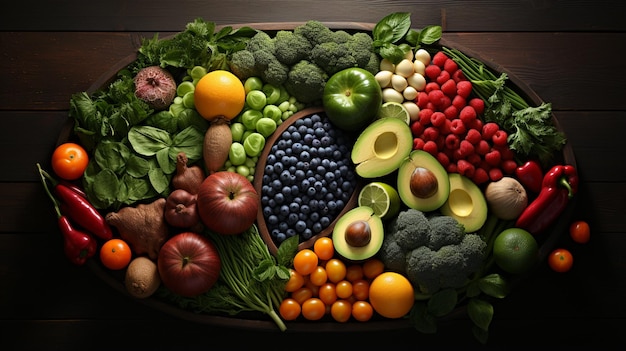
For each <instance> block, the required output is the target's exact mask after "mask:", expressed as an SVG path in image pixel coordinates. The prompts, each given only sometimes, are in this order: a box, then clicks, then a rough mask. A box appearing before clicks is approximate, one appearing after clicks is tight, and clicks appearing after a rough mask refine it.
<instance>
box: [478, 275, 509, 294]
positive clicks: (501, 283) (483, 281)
mask: <svg viewBox="0 0 626 351" xmlns="http://www.w3.org/2000/svg"><path fill="white" fill-rule="evenodd" d="M478 287H479V288H480V290H481V291H482V292H484V293H485V294H487V295H489V296H492V297H495V298H499V299H502V298H505V297H506V296H507V295H508V294H509V291H510V287H509V286H508V284H507V282H506V280H505V279H504V278H503V277H502V276H501V275H500V274H497V273H493V274H489V275H487V276H484V277H482V278H480V279H479V280H478Z"/></svg>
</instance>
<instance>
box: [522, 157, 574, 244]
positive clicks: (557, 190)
mask: <svg viewBox="0 0 626 351" xmlns="http://www.w3.org/2000/svg"><path fill="white" fill-rule="evenodd" d="M577 191H578V175H577V173H576V169H575V168H574V167H573V166H571V165H557V166H554V167H552V168H551V169H550V170H549V171H548V172H547V173H546V174H545V175H544V177H543V181H542V188H541V192H540V193H539V195H538V196H537V198H536V199H535V200H534V201H533V202H532V203H531V204H530V205H528V207H526V209H524V211H523V212H522V214H520V216H519V217H518V218H517V221H516V223H515V226H516V227H518V228H522V229H525V230H527V231H528V232H530V233H531V234H534V235H536V234H539V233H541V232H543V231H544V230H546V229H547V228H548V227H549V226H550V225H551V224H552V223H553V222H554V221H555V220H556V218H558V216H559V215H560V214H561V213H562V212H563V210H565V207H566V206H567V203H568V202H569V200H570V199H571V198H572V197H574V194H576V192H577Z"/></svg>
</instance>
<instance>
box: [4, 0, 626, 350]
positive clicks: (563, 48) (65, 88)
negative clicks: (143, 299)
mask: <svg viewBox="0 0 626 351" xmlns="http://www.w3.org/2000/svg"><path fill="white" fill-rule="evenodd" d="M12 5H13V6H12V8H11V9H9V10H3V11H2V12H0V47H1V48H2V56H1V59H0V81H1V82H3V84H1V85H0V121H1V122H2V127H1V128H0V148H1V149H2V151H3V152H2V153H0V164H1V165H2V166H1V169H2V171H1V172H0V194H2V201H1V202H0V349H2V350H42V349H46V350H48V349H59V350H84V349H90V350H95V349H109V348H110V347H111V345H110V344H107V342H111V341H113V342H115V340H118V339H117V338H118V337H119V336H124V337H126V339H129V340H130V343H129V344H126V346H127V347H128V348H139V349H198V348H201V349H207V348H209V347H213V346H214V345H216V344H217V343H219V342H225V343H227V344H228V345H231V346H230V347H231V348H235V349H237V348H238V347H239V348H243V347H259V345H267V346H268V347H272V348H276V349H287V348H289V349H293V348H294V347H298V346H296V345H303V344H306V343H309V342H310V340H317V341H316V342H319V341H321V340H324V339H323V338H327V337H329V336H327V335H329V334H326V333H329V332H331V331H337V332H341V331H342V330H344V331H346V330H350V329H351V328H349V327H343V329H342V326H341V325H337V326H331V327H329V328H318V331H323V333H315V331H314V328H315V327H314V323H311V328H312V329H313V332H312V333H313V334H311V332H302V331H301V330H300V331H298V332H295V331H290V332H287V333H284V334H280V333H278V332H273V331H270V332H268V331H257V330H242V329H239V328H237V327H231V326H229V327H224V326H222V327H220V326H212V325H205V324H202V323H196V322H192V321H187V320H181V319H179V318H177V317H174V316H171V315H169V314H167V313H163V312H160V311H157V310H155V309H154V308H151V307H150V306H147V305H145V304H143V303H140V302H138V301H136V300H133V299H130V298H128V297H127V296H126V295H124V294H121V293H119V291H117V290H115V289H114V288H112V287H111V286H109V285H108V284H107V283H106V282H105V281H103V280H102V279H100V278H99V277H98V276H96V274H94V273H93V272H92V271H90V270H89V268H88V267H75V266H73V265H71V263H69V262H68V261H67V260H66V259H65V257H64V256H63V254H62V250H61V244H62V242H61V238H60V233H59V232H58V230H57V229H56V225H55V217H54V213H53V211H52V207H51V203H50V201H49V199H48V198H47V197H46V195H45V193H44V192H43V190H42V186H41V184H40V182H39V179H38V176H37V173H36V169H35V164H36V163H37V162H40V163H41V164H42V165H43V166H44V167H46V168H49V157H50V155H51V153H52V149H53V147H54V145H56V143H57V141H58V138H59V135H60V133H61V131H62V130H63V128H64V125H65V122H66V118H67V109H68V106H69V99H70V96H71V94H73V93H76V92H80V91H85V90H87V89H89V88H90V87H91V86H92V85H93V84H94V82H97V81H99V80H100V79H101V78H102V76H103V75H105V74H107V72H109V73H110V71H111V68H112V67H116V65H118V64H119V63H120V62H123V60H124V59H126V58H128V57H129V55H131V56H132V55H133V54H134V52H135V50H136V49H137V48H138V47H139V46H140V45H141V40H142V39H143V38H151V37H152V36H153V35H154V34H155V33H158V34H159V35H160V36H167V35H171V34H174V33H176V32H178V31H180V30H182V29H184V27H185V25H186V24H187V23H188V22H190V21H191V20H193V19H194V18H197V17H203V18H205V19H207V20H210V21H214V22H216V23H218V24H221V25H226V24H238V23H239V24H241V23H262V22H277V23H287V22H289V23H291V22H298V21H306V20H308V19H319V20H322V21H330V22H355V23H374V22H376V21H377V20H379V19H380V18H381V17H383V16H384V15H386V14H388V13H390V12H394V11H408V12H411V13H412V20H413V24H414V26H415V27H417V28H420V27H422V26H424V25H430V24H441V25H442V26H443V27H444V30H445V33H444V38H446V40H449V41H450V42H453V43H456V44H458V45H461V46H462V47H464V48H467V49H469V50H472V51H474V52H477V53H480V55H481V57H482V58H485V59H486V60H489V61H491V62H493V63H495V64H497V65H500V66H502V67H504V68H506V69H507V70H508V71H510V72H511V73H513V74H514V75H515V76H516V77H517V78H518V79H519V80H521V81H523V82H524V83H525V84H527V85H528V86H529V87H530V88H531V89H533V90H534V91H535V92H536V93H537V95H539V96H540V97H541V98H542V99H543V100H544V101H547V102H550V103H552V104H553V109H554V114H555V117H556V118H557V120H558V121H559V124H560V125H561V127H562V128H563V130H564V131H565V133H566V135H567V137H568V142H569V143H570V144H571V146H572V148H573V150H574V154H575V155H576V162H577V165H578V167H579V172H580V176H581V180H582V183H581V188H580V193H579V197H578V199H577V207H576V211H575V214H574V217H575V218H579V219H585V220H587V221H589V223H590V224H591V226H592V240H591V242H590V243H589V244H587V245H577V244H574V243H572V242H571V240H570V239H569V238H568V237H567V235H566V234H565V233H564V234H563V236H562V237H561V238H560V239H559V242H558V245H560V246H566V247H568V248H571V249H572V251H573V252H574V254H575V259H576V263H575V266H574V269H573V270H572V271H571V272H569V273H567V274H563V275H560V274H555V273H554V272H551V271H550V270H549V268H547V266H545V265H544V266H541V267H540V268H539V269H538V270H537V271H536V272H534V274H533V275H532V276H531V277H529V278H528V279H527V280H525V281H524V284H521V285H520V286H518V287H517V288H516V289H515V290H514V292H513V293H512V294H511V295H510V296H508V297H507V298H505V299H504V300H502V301H497V302H496V304H495V307H496V312H495V316H494V320H493V322H492V324H491V327H490V331H491V335H490V343H489V345H488V346H493V348H496V349H502V348H506V349H509V348H511V347H512V346H519V347H522V346H524V347H527V346H536V345H549V346H552V345H560V346H564V345H565V346H570V347H571V346H578V347H583V346H596V347H602V346H605V345H612V344H623V341H624V338H623V336H622V334H623V331H622V329H623V327H624V326H625V325H626V303H625V302H624V296H626V260H624V258H623V257H624V255H623V252H624V250H625V249H626V221H624V218H626V163H624V162H623V159H624V157H623V147H622V146H621V144H620V142H621V141H622V140H623V136H622V134H623V131H624V130H626V99H624V93H625V92H626V83H625V82H626V73H624V72H625V71H624V70H623V69H621V67H622V66H623V64H622V57H623V55H621V54H623V53H624V52H626V50H625V49H626V24H625V22H624V19H626V6H625V5H624V2H618V1H608V0H607V1H531V0H529V1H514V2H511V1H469V0H468V1H409V0H402V1H392V0H370V1H326V0H320V1H316V2H314V3H312V4H311V3H310V2H307V1H300V0H298V1H293V0H292V1H288V0H275V1H264V0H257V1H255V2H249V1H242V0H231V1H228V2H223V1H194V0H179V1H171V0H170V1H162V0H152V1H149V2H148V1H143V0H135V1H131V0H109V1H102V0H100V1H91V2H84V1H76V0H68V1H63V2H57V1H37V0H24V1H20V2H16V3H13V4H12ZM470 325H471V323H470V322H469V321H468V320H467V319H466V318H459V319H455V320H451V321H447V322H445V323H443V324H442V325H441V326H440V330H439V332H438V333H437V334H435V335H424V334H420V333H417V332H416V331H414V330H411V329H404V328H401V329H399V330H380V331H368V333H367V337H363V335H362V334H360V333H354V332H351V331H347V332H345V333H335V334H339V339H340V340H339V341H336V338H334V339H335V341H333V344H334V345H336V346H338V347H340V346H351V347H352V348H357V347H366V346H371V345H372V343H373V342H372V340H375V341H381V342H382V343H389V344H393V345H394V346H395V347H397V348H403V349H409V347H411V348H415V347H424V346H437V347H440V348H441V347H443V348H446V347H448V348H449V347H459V346H463V347H470V348H473V347H477V346H478V344H477V343H476V341H475V340H474V339H473V337H472V335H471V330H470V329H471V328H470ZM315 334H316V335H315ZM155 335H158V337H155ZM330 335H332V334H330ZM111 336H114V337H113V338H111ZM328 342H330V340H328ZM116 345H119V343H117V344H116ZM320 345H321V344H320Z"/></svg>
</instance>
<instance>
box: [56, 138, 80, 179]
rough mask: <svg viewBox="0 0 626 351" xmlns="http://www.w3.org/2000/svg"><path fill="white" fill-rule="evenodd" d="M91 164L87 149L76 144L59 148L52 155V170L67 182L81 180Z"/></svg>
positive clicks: (65, 144)
mask: <svg viewBox="0 0 626 351" xmlns="http://www.w3.org/2000/svg"><path fill="white" fill-rule="evenodd" d="M87 164H89V155H88V154H87V151H85V149H84V148H83V147H82V146H80V145H78V144H75V143H64V144H61V145H59V146H57V148H56V149H54V152H53V153H52V170H53V171H54V173H56V175H57V176H59V177H60V178H63V179H65V180H76V179H78V178H80V177H81V176H82V175H83V173H85V169H86V168H87Z"/></svg>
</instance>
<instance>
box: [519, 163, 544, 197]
mask: <svg viewBox="0 0 626 351" xmlns="http://www.w3.org/2000/svg"><path fill="white" fill-rule="evenodd" d="M515 176H516V177H517V180H519V182H520V183H521V184H522V185H523V186H524V188H526V189H527V190H529V191H531V192H533V193H535V194H537V193H539V192H540V191H541V183H542V181H543V171H542V170H541V166H540V165H539V163H538V162H536V161H532V160H531V161H527V162H526V163H524V164H523V165H521V166H519V167H517V168H516V169H515Z"/></svg>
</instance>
